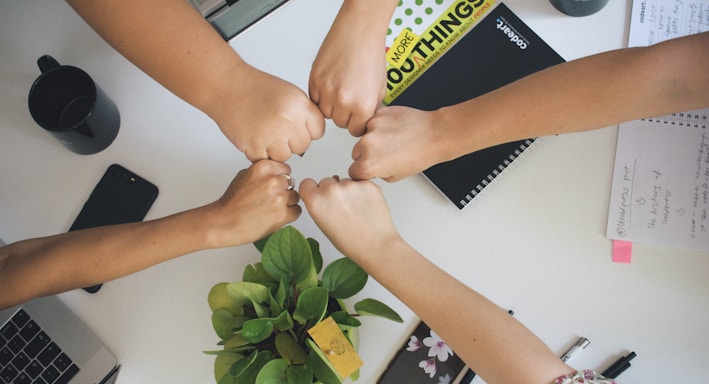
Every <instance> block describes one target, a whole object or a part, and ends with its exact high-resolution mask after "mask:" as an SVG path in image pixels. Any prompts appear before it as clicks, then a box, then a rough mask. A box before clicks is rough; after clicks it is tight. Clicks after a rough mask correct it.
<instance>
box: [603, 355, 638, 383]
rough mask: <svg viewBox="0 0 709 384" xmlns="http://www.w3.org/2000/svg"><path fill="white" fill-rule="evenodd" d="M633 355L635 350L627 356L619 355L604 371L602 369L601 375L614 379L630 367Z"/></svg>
mask: <svg viewBox="0 0 709 384" xmlns="http://www.w3.org/2000/svg"><path fill="white" fill-rule="evenodd" d="M635 356H636V355H635V352H630V353H629V354H628V355H627V356H623V357H621V358H620V359H618V360H617V361H616V362H615V363H613V364H612V365H611V366H610V367H608V368H607V369H606V370H605V371H603V373H601V375H602V376H604V377H607V378H609V379H615V378H616V377H617V376H618V375H620V374H621V373H622V372H623V371H625V370H626V369H628V368H630V360H633V358H634V357H635Z"/></svg>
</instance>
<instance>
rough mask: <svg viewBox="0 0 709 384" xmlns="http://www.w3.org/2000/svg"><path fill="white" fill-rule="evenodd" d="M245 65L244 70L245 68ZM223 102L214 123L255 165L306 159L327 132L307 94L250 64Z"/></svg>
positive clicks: (234, 79) (320, 116)
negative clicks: (294, 156) (295, 157)
mask: <svg viewBox="0 0 709 384" xmlns="http://www.w3.org/2000/svg"><path fill="white" fill-rule="evenodd" d="M242 67H243V68H242ZM242 67H240V68H239V71H238V74H235V75H234V77H233V79H232V80H225V81H231V82H232V83H231V84H230V85H229V90H228V91H227V92H225V94H226V96H225V97H223V98H222V100H220V106H219V108H218V112H217V113H215V115H214V116H212V117H213V118H214V120H215V121H216V122H217V124H219V127H220V128H221V130H222V132H224V134H225V135H226V136H227V137H228V138H229V140H231V142H232V143H234V145H235V146H236V147H237V148H238V149H239V150H241V151H243V152H244V154H245V155H246V157H247V158H248V159H249V160H251V161H257V160H261V159H271V160H276V161H280V162H284V161H286V160H288V158H289V157H290V155H291V153H293V154H298V155H302V154H303V153H305V151H306V150H307V149H308V147H309V146H310V142H311V141H312V140H317V139H319V138H321V137H322V136H323V134H324V133H325V119H324V118H323V116H322V114H321V113H320V110H318V107H317V106H316V105H315V104H313V103H312V102H311V101H310V99H309V98H308V96H307V95H306V94H305V92H303V91H302V90H300V89H298V88H297V87H296V86H294V85H293V84H291V83H288V82H287V81H284V80H282V79H279V78H277V77H275V76H272V75H269V74H267V73H265V72H262V71H259V70H257V69H255V68H253V67H251V66H249V65H247V64H243V66H242Z"/></svg>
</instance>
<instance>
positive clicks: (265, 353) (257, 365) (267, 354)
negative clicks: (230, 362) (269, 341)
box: [229, 350, 275, 383]
mask: <svg viewBox="0 0 709 384" xmlns="http://www.w3.org/2000/svg"><path fill="white" fill-rule="evenodd" d="M274 358H275V357H274V356H273V353H272V352H271V351H269V350H262V351H254V352H253V353H252V354H251V355H250V356H249V357H248V359H243V360H240V361H237V362H236V364H234V366H232V367H231V368H230V369H229V374H230V375H232V376H236V378H237V383H255V382H256V376H258V373H259V372H260V371H261V369H262V368H263V367H264V365H266V364H267V363H268V362H269V361H271V360H273V359H274ZM244 360H248V364H243V366H239V365H240V364H241V362H242V361H244ZM235 366H239V367H237V368H235Z"/></svg>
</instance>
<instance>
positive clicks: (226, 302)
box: [207, 283, 244, 316]
mask: <svg viewBox="0 0 709 384" xmlns="http://www.w3.org/2000/svg"><path fill="white" fill-rule="evenodd" d="M227 285H229V283H218V284H216V285H215V286H213V287H212V289H210V290H209V295H208V296H207V302H208V303H209V308H210V309H211V310H212V312H214V311H216V310H217V309H225V310H227V311H229V312H230V313H231V314H232V315H235V316H243V315H244V311H243V309H242V308H241V306H242V305H243V304H242V303H240V302H239V301H238V300H235V299H234V298H233V297H231V296H230V295H229V292H228V291H227Z"/></svg>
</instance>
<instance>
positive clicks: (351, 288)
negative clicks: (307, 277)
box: [322, 257, 369, 299]
mask: <svg viewBox="0 0 709 384" xmlns="http://www.w3.org/2000/svg"><path fill="white" fill-rule="evenodd" d="M368 277H369V275H367V272H365V271H364V270H363V269H362V268H360V267H359V265H357V264H356V263H355V262H354V261H352V260H350V259H348V258H346V257H344V258H341V259H339V260H335V261H333V262H332V263H330V265H328V266H327V267H325V271H323V275H322V285H323V287H325V288H326V289H327V290H328V291H329V292H330V296H332V297H335V298H338V299H347V298H350V297H352V296H353V295H355V294H356V293H357V292H359V291H361V290H362V288H364V286H365V285H366V284H367V278H368Z"/></svg>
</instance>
